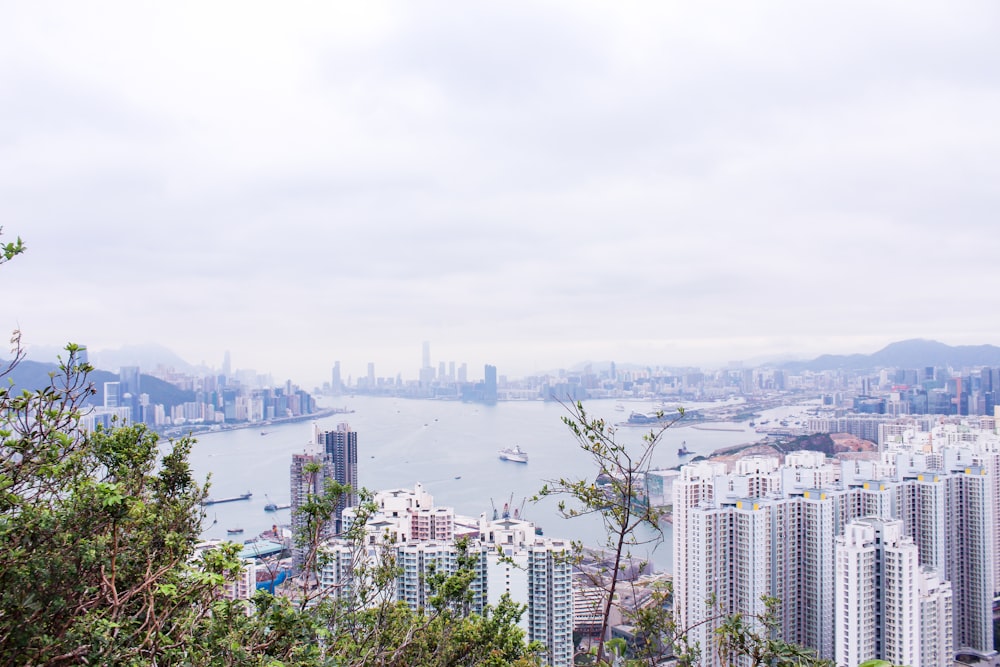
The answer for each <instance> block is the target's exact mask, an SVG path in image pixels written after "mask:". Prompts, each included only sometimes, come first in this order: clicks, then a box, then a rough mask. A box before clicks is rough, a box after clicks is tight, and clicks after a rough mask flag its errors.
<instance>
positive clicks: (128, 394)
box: [118, 366, 142, 423]
mask: <svg viewBox="0 0 1000 667" xmlns="http://www.w3.org/2000/svg"><path fill="white" fill-rule="evenodd" d="M139 382H140V374H139V367H138V366H122V367H121V368H119V369H118V384H119V387H118V396H119V399H118V401H119V405H121V406H123V407H127V408H129V410H130V411H131V418H132V421H133V422H136V423H138V422H140V421H142V417H141V415H140V414H139V394H140V393H141V390H140V387H139Z"/></svg>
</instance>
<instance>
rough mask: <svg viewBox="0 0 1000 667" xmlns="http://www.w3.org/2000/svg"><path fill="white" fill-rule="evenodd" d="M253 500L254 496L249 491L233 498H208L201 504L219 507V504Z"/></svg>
mask: <svg viewBox="0 0 1000 667" xmlns="http://www.w3.org/2000/svg"><path fill="white" fill-rule="evenodd" d="M251 498H253V494H252V493H250V492H249V491H247V492H246V493H244V494H241V495H238V496H232V497H231V498H206V499H205V500H203V501H202V503H201V504H202V505H218V504H219V503H235V502H236V501H237V500H250V499H251Z"/></svg>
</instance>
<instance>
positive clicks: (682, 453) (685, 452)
mask: <svg viewBox="0 0 1000 667" xmlns="http://www.w3.org/2000/svg"><path fill="white" fill-rule="evenodd" d="M692 453H693V452H692V451H691V450H690V449H688V447H687V440H685V441H684V442H682V443H681V448H680V449H678V450H677V456H689V455H690V454H692Z"/></svg>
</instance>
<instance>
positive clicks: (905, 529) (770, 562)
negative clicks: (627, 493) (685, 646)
mask: <svg viewBox="0 0 1000 667" xmlns="http://www.w3.org/2000/svg"><path fill="white" fill-rule="evenodd" d="M993 456H994V455H993V454H992V453H984V452H979V453H976V452H973V451H971V450H969V449H968V448H960V447H946V448H944V449H942V450H939V451H931V452H920V453H913V452H900V451H887V452H884V453H883V454H882V455H881V457H880V458H879V459H878V460H874V461H871V460H847V461H844V462H843V463H841V462H834V461H830V460H827V459H825V457H822V456H816V455H815V454H812V453H809V454H805V453H801V454H800V453H793V454H790V455H788V457H787V460H786V464H785V465H784V466H779V465H778V463H777V459H776V458H772V459H770V460H769V461H767V460H763V459H761V457H749V458H748V459H744V460H743V461H739V462H737V464H736V465H735V466H734V468H735V469H734V470H733V471H732V472H726V470H725V467H724V466H722V464H718V463H709V462H699V463H695V464H692V465H689V466H684V467H682V468H681V471H680V475H679V477H678V479H677V480H676V481H675V483H674V497H673V500H674V512H673V526H674V571H675V579H674V592H675V598H674V602H675V613H676V615H677V621H678V623H679V624H680V625H681V626H682V627H693V628H694V629H693V630H692V631H691V635H690V637H689V639H691V640H692V641H694V642H695V643H697V644H698V645H699V647H700V650H701V651H702V659H703V661H704V664H706V665H719V664H722V663H723V662H725V661H726V659H727V656H719V655H717V654H716V642H715V636H716V634H715V630H716V629H717V626H718V624H719V621H715V620H711V619H712V618H713V616H717V615H718V614H723V615H726V614H742V615H744V616H745V617H747V618H752V617H753V616H754V615H757V614H760V613H762V612H763V611H764V608H763V604H762V602H761V601H760V600H761V597H762V596H768V597H770V598H774V599H776V600H778V602H779V606H778V614H779V618H780V625H781V630H782V637H783V638H784V639H786V640H788V641H791V642H794V643H797V644H801V645H803V646H807V647H810V648H813V649H815V650H816V651H817V653H818V655H819V657H821V658H825V659H834V658H835V657H836V658H837V660H838V663H840V660H841V657H842V656H846V657H844V659H845V660H847V661H848V662H849V661H850V660H853V659H854V657H855V656H857V655H861V654H862V653H864V652H866V651H868V648H867V647H869V646H870V642H871V641H875V642H876V648H877V651H878V652H881V653H878V652H877V653H875V654H869V655H867V656H865V659H867V658H870V657H873V656H874V655H879V654H884V655H888V656H896V657H889V658H887V659H891V660H893V661H895V662H896V663H897V664H909V665H915V664H917V663H918V662H919V661H920V660H921V659H922V658H921V655H925V654H926V655H931V654H934V655H943V654H944V653H946V652H950V651H951V647H953V648H954V652H956V653H965V654H971V655H974V656H980V657H990V656H992V655H993V654H992V645H993V634H992V627H993V626H992V606H991V605H992V600H993V591H994V589H995V583H994V570H995V566H996V563H995V560H996V559H995V557H994V554H995V553H996V552H995V551H994V544H995V542H996V537H995V529H996V516H995V505H996V502H995V498H996V497H997V491H996V483H997V480H996V475H995V474H993V475H991V474H990V471H991V470H992V469H993V468H992V466H993V465H994V464H996V461H995V460H994V459H993V458H992V457H993ZM984 463H986V464H987V465H985V466H984V465H982V464H984ZM814 482H820V483H822V485H818V486H816V487H812V488H810V487H809V486H807V485H808V484H810V483H814ZM861 519H864V520H865V521H869V528H870V527H871V526H870V522H871V521H876V520H877V521H882V522H894V523H892V524H891V525H892V526H894V528H893V529H892V531H893V532H892V538H893V539H894V540H896V541H897V542H899V544H900V545H903V544H904V543H905V547H904V546H900V547H899V554H898V556H897V555H896V552H894V551H891V550H887V549H888V547H884V548H883V547H879V549H880V550H879V551H878V554H877V558H876V560H875V561H873V562H874V563H875V564H876V565H875V566H876V567H877V566H878V563H883V562H884V563H887V565H886V566H887V567H888V566H891V567H893V568H900V567H903V566H904V565H905V567H907V568H910V569H909V570H908V571H907V572H908V574H907V575H906V576H907V577H909V579H907V582H908V583H906V587H907V590H908V591H909V592H908V593H907V595H908V596H909V597H906V599H905V600H902V599H901V600H893V599H887V600H885V601H884V602H885V603H886V604H889V603H892V604H897V602H898V605H904V606H905V607H906V609H905V610H902V611H900V610H901V609H902V607H898V605H897V607H895V608H894V609H896V610H897V611H898V612H899V613H901V614H905V615H906V616H907V618H908V619H909V620H908V622H910V631H911V632H912V637H913V642H911V643H909V644H906V645H905V646H904V645H903V643H902V641H903V640H902V639H900V638H899V637H897V636H896V635H891V636H890V635H888V634H887V635H886V638H885V643H884V645H883V644H881V643H879V642H882V639H880V637H882V635H880V634H878V633H876V635H875V638H874V639H870V638H865V637H864V636H862V635H861V634H858V633H855V634H854V635H852V636H851V637H850V638H849V639H848V638H846V637H845V636H843V635H842V634H838V633H842V632H843V623H842V621H843V618H842V616H843V614H842V613H841V611H843V610H841V611H838V609H840V607H838V605H841V606H842V605H845V604H848V605H851V604H853V605H855V606H854V607H852V608H855V609H860V607H857V604H861V603H859V602H857V601H854V602H851V601H847V602H845V600H843V599H842V594H843V593H844V588H843V585H842V584H843V582H845V581H846V579H845V577H849V576H854V577H855V578H856V577H857V576H860V575H859V574H858V572H860V571H861V570H860V569H859V568H862V567H867V566H865V565H864V563H863V562H862V561H863V557H862V556H860V555H858V556H857V559H858V560H857V562H855V563H854V565H853V566H852V567H854V570H853V571H852V572H853V574H851V573H847V572H846V571H845V572H841V571H840V570H838V568H839V567H840V566H841V565H842V563H841V562H840V561H839V560H838V557H837V542H836V541H837V539H838V538H841V539H844V538H843V536H844V535H845V530H846V529H847V526H849V525H853V524H852V522H855V521H857V520H861ZM879 525H882V524H879ZM886 525H888V524H886ZM852 530H853V531H854V533H858V531H862V532H863V531H864V530H867V529H862V528H857V527H855V528H853V529H852ZM872 530H875V531H876V533H878V534H877V535H876V536H875V537H873V538H872V539H873V540H875V539H877V540H882V537H881V533H880V532H879V531H881V530H882V529H881V528H877V529H875V528H872ZM896 532H898V536H897V535H896ZM866 535H867V533H866ZM897 537H898V539H897ZM865 539H867V538H864V537H863V536H861V535H860V533H858V534H856V535H853V536H852V537H851V541H850V543H849V544H850V545H851V548H852V549H855V550H856V551H857V549H860V548H861V547H860V546H858V545H860V544H862V543H864V541H865ZM844 548H847V546H845V547H844ZM865 548H866V549H867V548H874V547H867V546H866V547H865ZM893 548H895V547H893ZM852 553H853V552H852ZM858 553H860V551H859V552H858ZM904 556H905V558H906V559H907V560H906V561H905V563H904V562H903V561H898V560H892V559H897V557H898V558H903V557H904ZM873 557H874V556H873ZM864 558H867V556H865V557H864ZM879 559H881V560H879ZM886 559H889V560H888V561H887V560H886ZM890 561H891V562H890ZM917 564H919V565H921V566H924V567H925V569H926V570H927V574H920V572H922V571H923V570H919V569H917ZM845 567H846V566H845ZM879 576H880V577H883V576H884V575H881V574H880V575H879ZM935 577H936V579H935ZM921 581H922V582H923V583H920V585H923V586H924V587H925V588H926V589H927V591H928V596H929V599H930V600H936V602H931V601H928V602H926V604H928V605H932V606H933V605H937V606H936V607H934V608H935V609H937V610H938V611H937V612H936V616H935V617H936V618H938V619H941V618H945V617H949V618H950V621H949V623H950V624H951V627H952V637H953V638H952V639H951V640H950V642H945V641H944V640H943V639H942V640H941V641H940V642H938V645H937V646H934V647H932V646H930V645H920V643H919V642H917V641H916V638H919V637H926V636H927V635H926V634H922V632H923V631H921V630H920V629H919V624H918V622H917V620H916V619H918V618H923V617H921V616H920V615H919V614H918V613H917V611H916V606H914V605H917V604H918V602H919V600H920V598H919V597H917V596H916V594H915V593H912V591H916V589H917V587H918V583H919V582H921ZM838 582H839V583H838ZM945 584H947V586H946V585H945ZM858 585H860V584H858ZM901 585H902V584H901ZM911 589H912V590H911ZM859 591H860V589H859ZM859 591H856V592H855V593H857V594H858V595H860V592H859ZM911 593H912V595H911ZM945 599H947V600H948V601H947V602H944V600H945ZM706 600H712V601H714V606H713V607H712V608H709V607H708V605H707V604H706ZM919 604H924V602H919ZM844 613H846V612H844ZM857 613H861V612H860V611H858V612H857ZM873 613H875V612H873ZM878 613H879V614H880V616H879V617H878V618H879V619H880V618H882V617H883V616H884V615H885V614H883V613H882V612H878ZM885 613H889V612H885ZM893 613H895V612H893ZM910 616H912V619H911V618H910ZM928 618H930V617H928ZM876 620H878V619H876ZM927 623H931V629H928V631H927V632H931V631H932V630H933V631H934V632H935V633H937V635H938V636H939V637H944V635H945V634H947V632H945V630H944V628H945V626H940V627H939V626H935V625H933V623H932V621H930V620H928V621H927ZM934 628H937V629H936V630H934ZM942 633H943V634H942ZM841 640H843V641H841ZM844 642H846V643H844ZM838 651H840V652H841V654H842V656H838V654H837V652H838ZM899 656H902V657H899ZM840 664H847V663H840ZM853 664H857V663H853ZM853 664H852V667H853ZM931 664H938V663H931Z"/></svg>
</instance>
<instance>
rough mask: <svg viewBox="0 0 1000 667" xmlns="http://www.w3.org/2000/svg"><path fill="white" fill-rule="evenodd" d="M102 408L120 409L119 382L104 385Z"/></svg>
mask: <svg viewBox="0 0 1000 667" xmlns="http://www.w3.org/2000/svg"><path fill="white" fill-rule="evenodd" d="M104 407H106V408H118V407H121V383H119V382H105V383H104Z"/></svg>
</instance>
